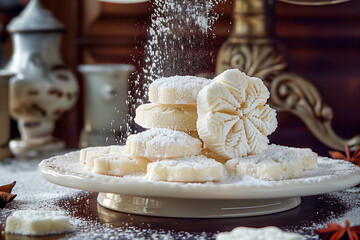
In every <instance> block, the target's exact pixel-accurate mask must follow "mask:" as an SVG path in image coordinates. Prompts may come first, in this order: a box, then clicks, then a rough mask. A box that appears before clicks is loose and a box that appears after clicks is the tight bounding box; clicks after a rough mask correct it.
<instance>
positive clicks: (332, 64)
mask: <svg viewBox="0 0 360 240" xmlns="http://www.w3.org/2000/svg"><path fill="white" fill-rule="evenodd" d="M26 3H27V1H26V0H0V22H1V24H2V29H1V54H0V57H1V63H2V66H4V65H5V64H6V63H7V62H8V61H9V59H10V57H11V54H12V42H11V38H10V35H9V33H7V31H6V26H7V24H8V23H9V22H10V21H11V19H13V18H14V17H15V16H17V15H18V14H19V13H20V12H21V11H22V9H23V8H24V6H25V5H26ZM42 3H43V5H44V7H46V8H47V9H49V10H50V11H51V12H52V13H53V14H54V16H55V17H56V18H57V19H58V20H60V21H61V23H62V24H63V25H64V27H65V29H66V31H65V33H64V35H63V39H62V42H61V55H62V57H63V60H64V63H65V65H66V66H68V67H69V68H70V69H71V70H72V72H73V73H75V74H76V77H77V79H78V81H79V86H80V94H79V100H78V101H77V103H76V105H75V106H74V107H73V108H72V109H71V110H70V111H68V112H66V113H64V114H63V115H62V117H61V118H60V120H59V121H58V122H57V125H56V131H55V135H56V136H57V137H58V138H60V139H63V140H65V142H66V145H67V147H69V148H76V147H78V143H79V136H80V132H81V130H82V129H83V126H84V124H83V123H84V104H85V103H84V99H85V92H84V89H85V86H84V78H83V76H82V75H81V74H80V73H79V71H78V66H79V65H81V64H90V63H129V64H132V65H134V66H135V67H136V68H137V69H140V68H141V67H142V66H141V64H142V62H143V61H142V60H143V58H144V51H143V48H144V45H145V42H146V39H147V32H146V30H147V28H148V26H149V24H150V22H151V18H150V15H151V14H152V12H153V6H152V4H151V2H146V3H139V4H113V3H106V2H99V1H97V0H62V1H59V0H44V1H42ZM215 11H216V12H218V13H219V14H220V16H219V19H218V21H217V22H216V23H215V26H214V33H215V36H216V37H215V38H214V39H209V44H208V48H206V49H205V51H209V52H213V56H217V52H218V51H219V49H220V47H221V45H222V44H223V43H224V42H225V40H226V39H227V38H228V36H229V34H230V31H231V28H232V18H231V14H232V1H230V0H228V1H227V2H225V3H220V4H219V5H218V6H217V7H216V8H215ZM275 17H276V22H275V29H276V32H277V36H278V38H279V39H280V40H281V41H282V43H283V46H284V47H285V48H286V50H287V58H288V63H289V65H290V67H291V68H292V70H293V71H295V72H297V73H298V74H300V75H301V76H302V77H304V78H306V79H307V80H309V81H310V82H311V83H313V84H314V85H315V86H316V87H317V89H318V90H319V92H320V93H321V95H322V98H323V101H324V102H325V103H326V104H327V105H329V106H330V107H331V108H332V109H333V112H334V119H333V122H332V124H333V128H334V130H335V131H336V132H337V133H338V134H339V135H340V136H341V137H344V138H350V137H353V136H354V135H357V134H359V133H360V111H359V109H360V1H357V0H352V1H349V2H345V3H340V4H336V5H328V6H299V5H292V4H288V3H284V2H280V1H279V2H277V3H276V7H275ZM207 72H208V73H214V72H215V62H214V64H213V65H209V66H208V69H207ZM278 119H279V128H278V130H277V131H276V132H275V133H273V134H272V135H271V141H272V142H274V143H278V144H285V145H291V146H299V147H311V148H313V149H314V150H315V151H317V152H319V153H320V154H322V155H327V151H328V150H329V147H327V146H325V145H323V144H322V143H321V142H320V141H318V140H317V139H316V138H315V137H314V136H313V135H312V134H311V132H310V131H309V130H308V129H307V127H306V126H305V125H304V124H303V123H302V121H301V120H299V119H298V118H297V117H295V116H293V115H291V114H289V113H281V114H280V115H279V118H278ZM18 136H19V133H18V130H17V126H16V124H15V123H14V122H12V124H11V138H15V137H18Z"/></svg>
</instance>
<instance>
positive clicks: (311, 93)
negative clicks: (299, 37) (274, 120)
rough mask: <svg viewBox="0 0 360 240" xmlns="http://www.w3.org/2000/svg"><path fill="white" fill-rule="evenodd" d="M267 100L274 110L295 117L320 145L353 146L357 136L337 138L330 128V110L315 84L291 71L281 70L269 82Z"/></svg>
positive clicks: (335, 147) (341, 148) (331, 115)
mask: <svg viewBox="0 0 360 240" xmlns="http://www.w3.org/2000/svg"><path fill="white" fill-rule="evenodd" d="M270 94H271V102H272V104H273V105H274V107H275V108H276V109H277V110H278V111H288V112H291V113H293V114H295V115H296V116H297V117H299V118H300V119H301V120H302V121H303V122H304V123H305V124H306V126H307V127H308V128H309V130H310V131H311V132H312V133H313V134H314V136H315V137H316V138H317V139H319V140H320V141H321V142H322V143H323V144H325V145H327V146H329V147H331V148H334V149H339V150H343V149H344V143H346V142H347V143H348V144H349V146H350V147H352V148H356V146H358V145H359V144H360V135H357V136H354V137H353V138H351V139H343V138H340V137H339V136H338V135H337V134H336V133H335V132H334V130H333V128H332V126H331V121H332V119H333V112H332V110H331V108H330V107H329V106H327V105H326V104H324V102H323V101H322V99H321V96H320V94H319V92H318V91H317V90H316V88H315V86H314V85H312V84H311V83H310V82H308V81H306V80H305V79H304V78H302V77H300V76H298V75H296V74H294V73H282V74H280V75H278V76H276V77H274V79H273V80H272V82H271V85H270Z"/></svg>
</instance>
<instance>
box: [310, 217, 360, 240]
mask: <svg viewBox="0 0 360 240" xmlns="http://www.w3.org/2000/svg"><path fill="white" fill-rule="evenodd" d="M315 233H317V234H319V236H320V239H324V240H325V239H327V240H339V239H349V240H359V236H360V226H355V227H350V222H349V220H348V219H346V220H345V226H341V225H340V224H337V223H329V224H328V225H327V228H322V229H317V230H315Z"/></svg>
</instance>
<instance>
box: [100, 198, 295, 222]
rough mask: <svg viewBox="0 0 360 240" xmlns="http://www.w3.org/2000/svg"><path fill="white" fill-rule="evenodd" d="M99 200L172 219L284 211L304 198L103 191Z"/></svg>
mask: <svg viewBox="0 0 360 240" xmlns="http://www.w3.org/2000/svg"><path fill="white" fill-rule="evenodd" d="M97 201H98V203H99V204H100V205H101V206H103V207H105V208H109V209H111V210H115V211H118V212H125V213H131V214H138V215H145V216H157V217H172V218H233V217H250V216H259V215H266V214H272V213H278V212H283V211H286V210H290V209H292V208H295V207H297V206H298V205H299V204H300V202H301V199H300V197H290V198H274V199H242V200H227V199H225V200H224V199H220V200H213V199H181V198H166V197H138V196H132V195H123V194H113V193H99V195H98V198H97Z"/></svg>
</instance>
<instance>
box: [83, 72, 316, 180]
mask: <svg viewBox="0 0 360 240" xmlns="http://www.w3.org/2000/svg"><path fill="white" fill-rule="evenodd" d="M269 96H270V94H269V91H268V89H267V88H266V86H265V85H264V83H263V82H262V81H261V80H260V79H259V78H254V77H249V76H247V75H246V74H244V73H242V72H241V71H239V70H237V69H231V70H226V71H225V72H223V73H222V74H220V75H218V76H217V77H215V78H214V79H213V80H212V81H211V80H208V79H204V78H198V77H194V76H174V77H169V78H161V79H158V80H156V81H154V82H153V83H152V84H151V85H150V87H149V99H150V101H151V103H149V104H144V105H141V106H139V107H138V108H137V109H136V117H135V122H136V123H137V124H139V125H140V126H142V127H144V128H148V130H147V131H145V132H142V133H139V134H134V135H131V136H129V137H128V139H127V142H126V146H109V147H97V148H88V149H83V150H81V154H80V161H81V162H82V163H84V164H85V165H86V166H88V168H89V169H91V170H92V171H93V172H95V173H100V174H107V175H114V176H124V175H128V174H136V173H142V174H144V173H146V178H147V179H148V180H153V181H172V182H209V181H214V182H215V181H221V180H222V179H223V178H224V176H225V175H226V173H228V174H230V175H236V176H238V177H240V178H242V177H244V176H246V175H250V176H253V177H256V178H259V179H262V180H268V181H269V180H270V181H271V180H282V179H289V178H295V177H300V176H302V175H303V174H304V170H305V169H306V168H313V167H315V166H316V165H317V154H316V153H314V152H312V151H311V150H310V149H296V148H288V147H285V146H276V145H269V144H268V142H269V140H268V137H267V136H268V135H269V134H271V133H272V132H274V131H275V129H276V127H277V120H276V111H275V110H274V109H272V108H271V107H270V106H269V105H268V104H266V102H267V100H268V98H269ZM203 145H205V146H206V148H204V147H203Z"/></svg>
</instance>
